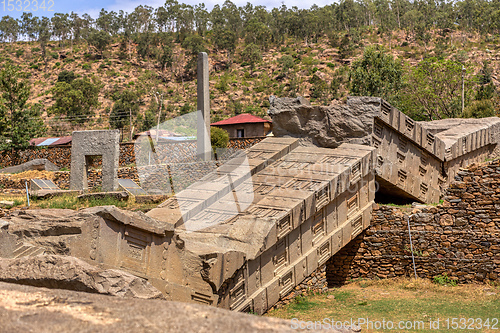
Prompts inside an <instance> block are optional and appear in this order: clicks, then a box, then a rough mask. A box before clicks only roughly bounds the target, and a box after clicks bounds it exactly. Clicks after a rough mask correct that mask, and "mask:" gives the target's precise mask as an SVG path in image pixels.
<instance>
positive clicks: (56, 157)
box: [0, 137, 265, 168]
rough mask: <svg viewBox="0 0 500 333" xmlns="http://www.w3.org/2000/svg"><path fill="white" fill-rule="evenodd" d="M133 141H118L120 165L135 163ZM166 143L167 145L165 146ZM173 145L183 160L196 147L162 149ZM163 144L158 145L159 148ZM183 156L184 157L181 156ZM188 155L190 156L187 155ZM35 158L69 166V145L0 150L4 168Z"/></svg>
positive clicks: (241, 142)
mask: <svg viewBox="0 0 500 333" xmlns="http://www.w3.org/2000/svg"><path fill="white" fill-rule="evenodd" d="M263 139H265V137H254V138H230V139H229V143H228V148H235V149H246V148H249V147H251V146H253V145H254V144H256V143H259V142H260V141H262V140H263ZM134 145H135V144H134V143H133V142H122V143H120V166H121V167H126V166H131V165H133V164H135V154H134ZM167 145H168V146H167ZM172 146H175V149H176V150H177V151H179V154H178V156H179V158H180V159H181V160H183V161H184V160H185V159H186V156H188V154H187V153H185V154H183V153H182V152H190V150H191V149H193V147H194V149H196V143H195V142H194V141H193V142H190V141H188V142H187V143H178V142H176V143H169V144H165V148H164V149H171V148H172ZM162 147H163V145H160V149H163V148H162ZM183 156H184V157H183ZM189 156H192V154H191V155H189ZM37 158H46V159H48V160H49V161H51V162H52V163H54V164H56V165H57V166H58V167H60V168H70V167H71V146H63V147H57V146H49V147H44V148H40V147H30V148H27V149H25V150H17V151H12V150H3V151H0V168H6V167H9V166H14V165H19V164H22V163H26V162H29V161H31V160H34V159H37ZM100 165H101V160H95V162H94V163H93V164H91V165H90V167H94V168H95V167H99V166H100Z"/></svg>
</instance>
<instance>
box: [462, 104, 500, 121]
mask: <svg viewBox="0 0 500 333" xmlns="http://www.w3.org/2000/svg"><path fill="white" fill-rule="evenodd" d="M494 116H495V108H494V107H493V103H492V102H491V100H489V99H484V100H481V101H473V102H472V103H471V104H469V105H467V107H466V108H465V110H464V112H463V114H462V118H486V117H494Z"/></svg>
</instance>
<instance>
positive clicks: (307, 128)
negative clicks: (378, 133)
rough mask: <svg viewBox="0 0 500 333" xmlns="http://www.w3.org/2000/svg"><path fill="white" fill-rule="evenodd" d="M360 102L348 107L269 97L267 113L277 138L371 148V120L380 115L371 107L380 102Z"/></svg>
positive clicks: (365, 98) (376, 100) (322, 145)
mask: <svg viewBox="0 0 500 333" xmlns="http://www.w3.org/2000/svg"><path fill="white" fill-rule="evenodd" d="M357 99H358V98H356V100H357ZM359 99H363V100H362V101H360V102H359V103H357V101H356V100H353V101H351V103H349V105H347V104H341V103H338V104H333V105H330V106H319V105H314V106H313V105H311V104H309V102H308V101H307V100H306V99H304V98H303V97H297V98H288V97H285V98H277V97H275V96H271V97H270V98H269V102H270V104H271V106H270V108H269V111H268V113H269V115H270V116H271V118H272V119H273V133H274V135H275V136H278V137H280V136H291V137H296V138H306V140H308V141H309V142H310V143H312V144H314V145H316V146H320V147H326V148H337V147H338V146H340V145H341V144H342V143H355V144H363V145H370V143H371V134H372V130H373V118H374V117H375V116H376V115H377V114H378V112H379V111H378V109H377V108H376V107H373V106H372V104H377V103H380V99H376V98H370V97H360V98H359Z"/></svg>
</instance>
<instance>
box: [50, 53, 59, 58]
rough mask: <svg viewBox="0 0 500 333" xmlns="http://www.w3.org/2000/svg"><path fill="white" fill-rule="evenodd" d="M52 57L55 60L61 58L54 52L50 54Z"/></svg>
mask: <svg viewBox="0 0 500 333" xmlns="http://www.w3.org/2000/svg"><path fill="white" fill-rule="evenodd" d="M50 56H51V57H52V58H53V59H58V58H59V54H57V53H56V52H52V53H51V54H50Z"/></svg>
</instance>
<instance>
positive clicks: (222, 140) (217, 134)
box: [210, 127, 229, 150]
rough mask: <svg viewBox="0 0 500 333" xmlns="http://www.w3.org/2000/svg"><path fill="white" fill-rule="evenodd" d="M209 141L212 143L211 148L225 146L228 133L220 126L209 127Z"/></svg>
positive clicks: (227, 141)
mask: <svg viewBox="0 0 500 333" xmlns="http://www.w3.org/2000/svg"><path fill="white" fill-rule="evenodd" d="M210 143H211V145H212V149H214V150H215V149H216V148H227V144H228V143H229V133H228V132H227V131H226V130H223V129H222V128H219V127H211V128H210Z"/></svg>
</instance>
